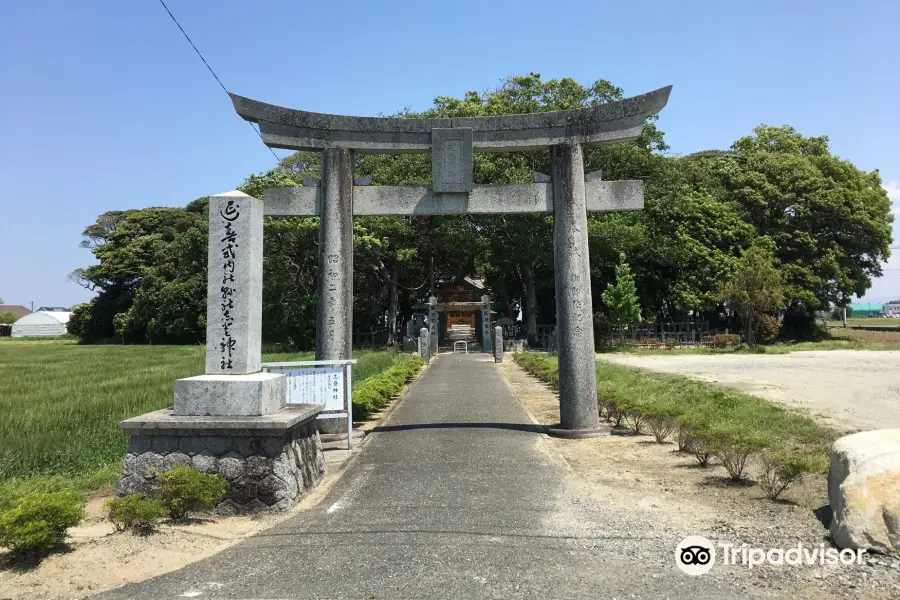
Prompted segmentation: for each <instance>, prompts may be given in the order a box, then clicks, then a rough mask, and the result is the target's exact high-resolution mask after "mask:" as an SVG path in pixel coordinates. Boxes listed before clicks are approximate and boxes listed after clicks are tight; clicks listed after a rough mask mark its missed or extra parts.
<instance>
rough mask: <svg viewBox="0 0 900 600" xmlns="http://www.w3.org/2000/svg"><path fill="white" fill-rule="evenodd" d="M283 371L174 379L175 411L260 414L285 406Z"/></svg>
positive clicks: (191, 413)
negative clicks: (281, 372)
mask: <svg viewBox="0 0 900 600" xmlns="http://www.w3.org/2000/svg"><path fill="white" fill-rule="evenodd" d="M285 385H286V384H285V377H284V375H282V374H280V373H251V374H249V375H198V376H196V377H186V378H185V379H176V380H175V414H176V415H209V416H235V415H240V416H248V417H252V416H260V415H268V414H271V413H274V412H276V411H278V410H281V409H282V408H284V405H285V396H286V394H287V388H286V387H285Z"/></svg>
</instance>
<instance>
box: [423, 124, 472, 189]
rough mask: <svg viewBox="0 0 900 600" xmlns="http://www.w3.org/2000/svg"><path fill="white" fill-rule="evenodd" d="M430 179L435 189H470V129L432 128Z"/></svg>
mask: <svg viewBox="0 0 900 600" xmlns="http://www.w3.org/2000/svg"><path fill="white" fill-rule="evenodd" d="M431 145H432V148H431V153H432V154H431V178H432V189H433V190H434V191H435V192H457V193H459V192H471V191H472V168H473V165H474V163H473V158H472V153H473V147H472V130H471V129H469V128H465V127H460V128H454V129H443V128H438V129H432V130H431Z"/></svg>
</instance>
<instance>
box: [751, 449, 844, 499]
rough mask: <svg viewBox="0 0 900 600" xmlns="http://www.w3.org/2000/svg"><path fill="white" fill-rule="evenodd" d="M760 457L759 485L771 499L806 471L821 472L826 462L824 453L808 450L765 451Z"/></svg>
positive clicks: (799, 478) (796, 481)
mask: <svg viewBox="0 0 900 600" xmlns="http://www.w3.org/2000/svg"><path fill="white" fill-rule="evenodd" d="M761 458H762V464H763V471H762V474H761V475H760V477H759V487H760V488H762V491H763V492H765V494H766V496H768V497H769V498H770V499H771V500H776V499H778V497H779V496H780V495H781V494H782V493H783V492H784V491H785V490H786V489H788V488H789V487H791V486H792V485H794V484H795V483H798V482H800V480H802V479H803V476H804V475H806V474H807V473H821V472H822V471H823V470H824V469H825V468H827V466H826V465H827V464H828V462H827V456H826V455H823V454H821V453H818V452H809V451H806V452H804V451H796V452H782V453H768V452H766V453H763V455H762V457H761Z"/></svg>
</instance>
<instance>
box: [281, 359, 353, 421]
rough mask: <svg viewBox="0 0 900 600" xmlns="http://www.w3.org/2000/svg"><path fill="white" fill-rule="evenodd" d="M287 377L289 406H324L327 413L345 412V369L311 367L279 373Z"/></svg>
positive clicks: (285, 370)
mask: <svg viewBox="0 0 900 600" xmlns="http://www.w3.org/2000/svg"><path fill="white" fill-rule="evenodd" d="M277 372H278V373H281V374H283V375H285V376H286V377H287V403H288V404H324V405H325V409H324V410H326V411H335V412H344V411H345V410H347V408H346V406H344V404H345V403H344V399H345V395H344V368H343V367H310V368H307V369H284V370H280V371H277Z"/></svg>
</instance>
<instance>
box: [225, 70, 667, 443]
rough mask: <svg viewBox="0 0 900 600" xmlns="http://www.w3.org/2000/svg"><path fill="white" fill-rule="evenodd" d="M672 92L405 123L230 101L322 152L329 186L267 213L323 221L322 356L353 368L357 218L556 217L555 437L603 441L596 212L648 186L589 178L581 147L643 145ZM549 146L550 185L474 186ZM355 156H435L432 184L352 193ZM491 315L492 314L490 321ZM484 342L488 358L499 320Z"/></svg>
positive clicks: (622, 203)
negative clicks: (595, 308) (513, 157)
mask: <svg viewBox="0 0 900 600" xmlns="http://www.w3.org/2000/svg"><path fill="white" fill-rule="evenodd" d="M670 92H671V86H670V87H665V88H661V89H658V90H656V91H653V92H650V93H647V94H643V95H641V96H635V97H632V98H626V99H625V100H620V101H618V102H610V103H607V104H601V105H598V106H592V107H588V108H580V109H574V110H564V111H557V112H548V113H539V114H524V115H504V116H492V117H461V118H455V117H454V118H444V117H438V118H423V119H397V118H381V117H351V116H343V115H332V114H321V113H312V112H307V111H302V110H294V109H289V108H284V107H281V106H275V105H272V104H266V103H263V102H258V101H256V100H251V99H249V98H245V97H242V96H238V95H235V94H232V95H231V98H232V102H233V103H234V108H235V111H236V112H237V114H238V115H240V116H241V117H242V118H244V119H246V120H247V121H250V122H253V123H257V124H258V125H259V131H260V135H261V137H262V139H263V141H264V142H265V143H266V144H267V145H268V146H269V147H271V148H283V149H288V150H308V151H317V152H322V153H323V155H324V156H323V161H322V171H323V173H322V178H321V182H315V181H312V182H310V183H312V185H304V186H302V187H284V188H270V189H267V190H266V193H265V207H264V208H265V214H266V215H279V216H319V217H320V218H321V221H320V228H321V229H320V240H321V244H320V252H321V255H320V257H319V264H320V273H321V274H322V276H320V278H319V282H320V283H319V285H320V288H319V300H320V301H319V313H318V318H317V320H316V325H317V328H316V358H317V359H347V358H350V352H351V347H350V342H351V339H350V331H351V330H352V322H351V321H352V306H351V304H352V301H353V297H352V291H353V290H352V269H353V247H352V243H353V238H352V225H353V223H352V221H353V216H354V215H360V216H363V215H404V216H415V215H458V214H465V213H470V214H497V213H534V212H539V213H553V216H554V244H553V247H554V265H555V271H556V273H555V277H556V294H557V315H558V316H557V328H558V330H559V375H560V384H559V396H560V424H559V426H558V427H554V428H551V429H550V433H551V434H553V435H558V436H566V437H588V436H595V435H599V434H600V433H601V430H600V421H599V414H598V410H597V394H596V372H595V363H594V332H593V327H592V325H591V323H592V300H593V299H592V298H591V281H590V265H589V264H588V231H587V213H588V212H607V211H625V210H640V209H641V208H643V203H644V196H643V183H642V182H641V181H603V180H602V179H601V177H600V174H599V173H588V174H585V172H584V155H583V151H582V147H583V146H584V145H587V144H607V143H615V142H625V141H630V140H634V139H636V138H637V137H638V136H639V135H640V134H641V131H642V129H643V127H644V123H645V122H646V119H647V118H648V117H650V116H652V115H654V114H656V113H658V112H659V111H660V110H662V108H663V107H664V106H665V105H666V103H667V102H668V99H669V94H670ZM542 148H546V149H548V150H549V151H550V154H551V157H552V173H551V174H550V176H549V177H547V176H545V175H540V174H535V175H534V181H535V182H534V183H532V184H524V185H477V184H474V183H473V179H472V165H473V153H474V152H500V151H516V150H529V151H534V150H538V149H542ZM353 152H380V153H392V152H431V154H432V163H431V164H432V180H433V184H432V185H431V186H415V185H413V186H372V185H355V184H354V180H353V175H352V164H353V160H352V153H353ZM488 314H489V313H488ZM485 321H486V323H487V324H486V325H485V324H484V323H483V327H485V330H483V332H482V333H483V334H486V335H482V339H483V340H484V343H485V351H486V352H490V348H489V347H488V346H487V344H489V343H490V333H489V331H490V330H489V327H490V316H488V318H487V319H486V320H485Z"/></svg>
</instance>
